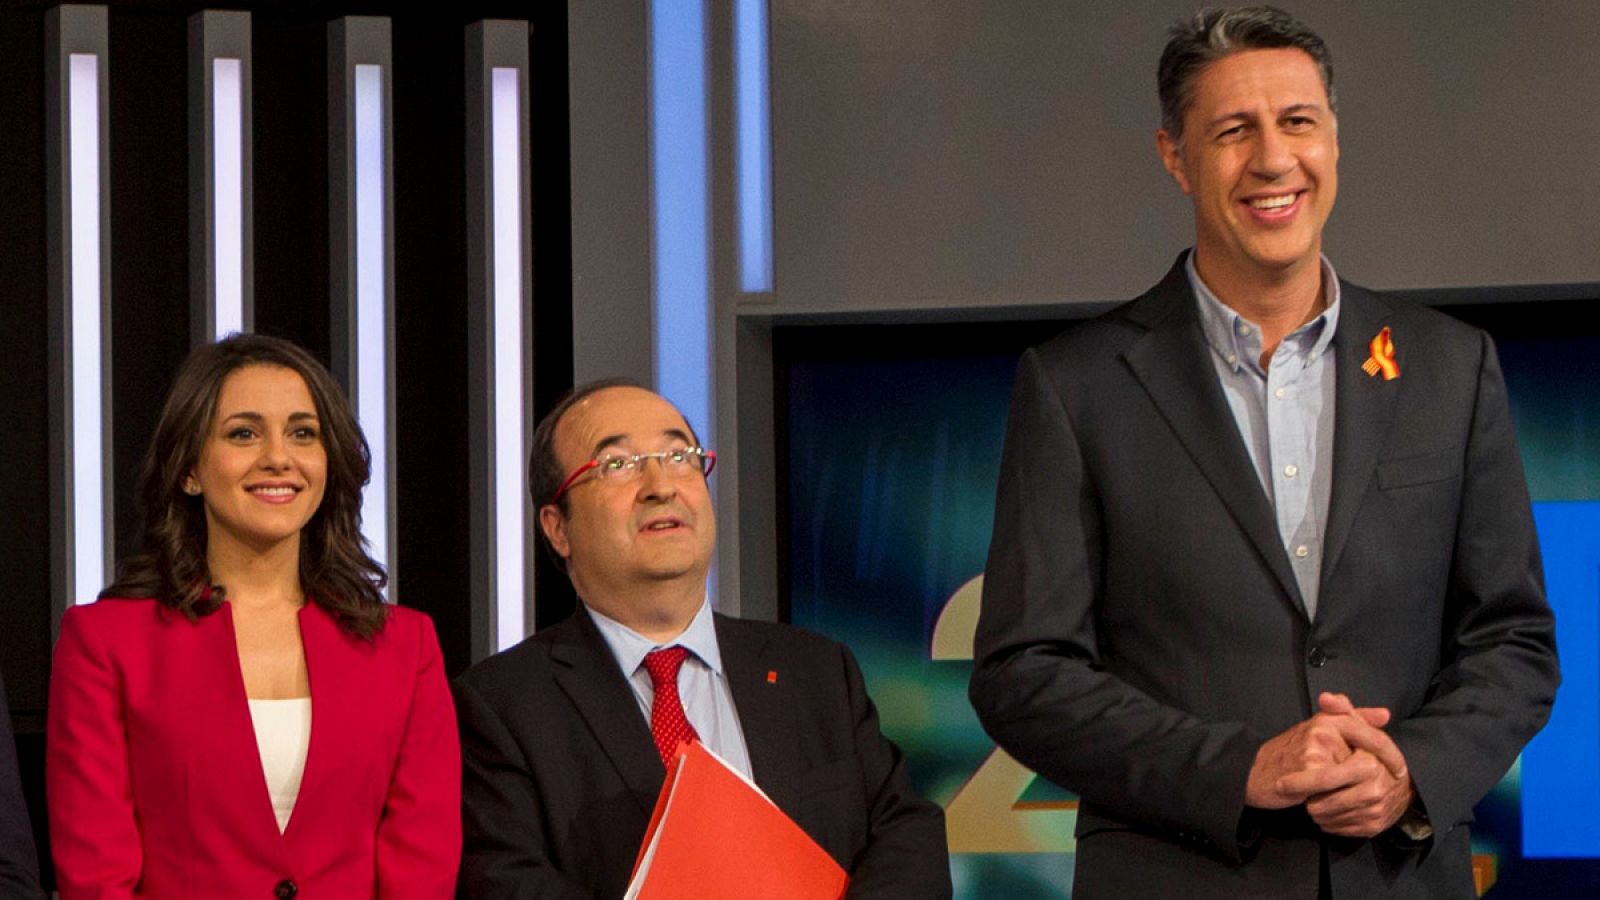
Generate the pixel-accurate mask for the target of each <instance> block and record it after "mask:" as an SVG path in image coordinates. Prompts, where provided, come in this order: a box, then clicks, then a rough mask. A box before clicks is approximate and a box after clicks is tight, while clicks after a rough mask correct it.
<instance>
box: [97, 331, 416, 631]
mask: <svg viewBox="0 0 1600 900" xmlns="http://www.w3.org/2000/svg"><path fill="white" fill-rule="evenodd" d="M245 366H281V367H283V368H285V369H290V370H292V371H294V372H296V373H297V374H299V376H300V377H301V378H302V379H304V380H305V383H306V388H307V389H309V390H310V392H311V399H312V400H313V401H314V402H315V403H316V407H317V418H318V419H319V420H320V422H321V426H322V427H321V440H322V444H323V448H324V449H325V450H326V452H327V455H328V475H327V487H326V489H325V491H324V493H323V496H322V505H321V506H319V507H318V508H317V511H316V512H315V513H313V514H312V516H311V520H310V521H309V522H307V523H306V525H305V527H304V528H303V529H301V532H300V587H301V589H302V590H303V591H305V593H306V595H307V596H308V597H310V598H311V600H312V602H314V603H316V604H317V605H318V606H321V607H322V608H323V609H325V610H327V611H328V612H329V613H330V614H332V615H333V617H334V618H335V619H336V620H337V621H338V622H339V625H340V626H341V627H342V628H343V629H344V630H345V631H347V632H349V633H351V634H354V635H357V636H359V637H362V638H371V637H373V636H374V635H376V634H377V633H378V632H379V631H381V630H382V629H383V625H384V622H385V621H386V620H387V618H388V607H387V606H386V605H385V604H384V602H383V586H384V584H386V583H387V581H388V576H387V575H385V574H384V571H383V567H381V566H379V565H378V563H377V562H375V561H374V560H373V559H372V557H370V556H368V555H367V552H366V549H365V547H364V546H363V543H362V538H361V489H362V487H364V486H365V485H366V483H367V479H368V478H369V476H370V474H371V469H372V464H371V455H370V453H369V452H368V450H367V439H366V438H365V437H364V436H363V435H362V434H361V426H359V425H357V424H356V419H355V416H354V415H353V414H352V413H351V412H350V404H349V402H348V401H347V400H346V399H345V396H344V393H343V391H341V390H340V389H339V386H338V384H337V383H335V382H334V380H333V376H332V375H330V374H329V373H328V370H327V369H326V368H324V367H323V366H322V364H321V363H319V362H317V361H316V360H315V359H313V358H312V356H311V355H310V354H309V353H307V352H306V351H304V350H302V349H301V348H300V347H298V346H296V345H294V344H292V343H290V342H288V341H286V340H282V339H280V338H274V337H266V336H264V335H256V334H239V335H233V336H231V337H227V338H224V339H222V340H220V341H218V342H216V343H214V344H206V345H204V346H201V347H197V348H195V349H194V351H193V352H191V353H190V354H189V357H188V359H185V360H184V362H183V365H182V366H180V367H179V369H178V375H177V378H176V379H175V380H174V381H173V383H172V389H171V390H170V391H169V392H168V393H167V399H166V403H165V404H164V405H163V406H162V408H161V418H160V420H159V421H158V422H157V423H156V430H155V435H154V437H152V438H151V440H150V449H149V451H148V452H147V453H146V454H145V459H144V471H143V476H142V481H143V494H144V536H143V552H141V553H140V554H138V555H137V556H133V557H130V558H128V559H126V560H124V561H123V562H122V564H121V565H120V566H118V567H117V577H116V579H115V580H114V581H112V583H111V584H110V585H109V586H107V587H106V589H105V590H103V591H101V592H100V596H101V597H102V598H106V597H154V598H156V599H158V600H160V601H161V602H162V603H163V604H165V605H167V606H169V607H171V608H173V609H175V610H177V611H179V612H181V613H183V614H184V615H185V616H187V617H188V618H189V619H190V620H194V619H197V618H199V617H200V616H205V615H209V614H211V613H212V612H215V611H216V609H217V608H218V606H219V605H220V604H221V603H222V600H223V598H224V596H225V593H226V591H225V588H224V586H223V585H216V584H212V583H211V573H210V571H209V570H208V569H207V567H206V515H205V505H204V503H203V501H202V499H201V498H200V497H191V496H189V495H188V494H187V493H185V492H184V490H183V484H184V480H185V479H186V478H187V477H188V476H189V475H190V473H192V472H193V471H194V468H195V466H196V465H197V464H198V462H199V460H200V451H201V449H202V447H203V446H204V445H205V441H206V436H207V435H208V434H209V433H210V432H211V427H212V418H213V417H214V416H215V415H216V408H217V395H218V394H220V393H221V392H222V383H223V382H224V381H226V380H227V378H228V376H229V375H231V374H233V373H234V372H235V371H238V370H239V369H241V368H244V367H245Z"/></svg>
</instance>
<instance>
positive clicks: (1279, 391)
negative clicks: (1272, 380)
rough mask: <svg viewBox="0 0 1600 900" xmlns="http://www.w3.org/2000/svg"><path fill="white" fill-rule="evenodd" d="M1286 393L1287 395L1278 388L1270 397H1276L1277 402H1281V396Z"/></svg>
mask: <svg viewBox="0 0 1600 900" xmlns="http://www.w3.org/2000/svg"><path fill="white" fill-rule="evenodd" d="M1287 393H1289V392H1288V391H1286V390H1284V389H1283V388H1278V389H1277V390H1275V391H1273V392H1272V396H1274V397H1277V398H1278V399H1279V400H1282V399H1283V395H1284V394H1287Z"/></svg>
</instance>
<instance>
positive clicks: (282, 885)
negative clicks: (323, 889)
mask: <svg viewBox="0 0 1600 900" xmlns="http://www.w3.org/2000/svg"><path fill="white" fill-rule="evenodd" d="M298 893H300V888H299V887H298V886H297V885H296V884H295V883H294V882H292V881H290V880H289V879H287V878H285V879H284V880H282V881H280V882H278V883H277V884H275V885H273V887H272V896H274V897H276V898H277V900H294V897H295V895H296V894H298Z"/></svg>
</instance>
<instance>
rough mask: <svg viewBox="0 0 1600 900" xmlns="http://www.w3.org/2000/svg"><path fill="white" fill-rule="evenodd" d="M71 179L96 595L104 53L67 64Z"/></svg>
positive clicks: (78, 363) (78, 488) (85, 501)
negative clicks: (101, 149)
mask: <svg viewBox="0 0 1600 900" xmlns="http://www.w3.org/2000/svg"><path fill="white" fill-rule="evenodd" d="M67 94H68V100H67V104H68V107H69V110H70V111H69V113H68V123H69V124H68V136H67V141H68V144H69V147H68V157H69V159H70V163H69V165H68V180H67V183H68V186H67V192H68V194H69V195H70V196H71V208H72V214H71V223H72V224H71V231H72V237H71V246H72V281H71V284H72V288H71V291H72V372H71V375H70V378H71V384H72V400H71V404H70V406H71V409H72V521H73V524H74V526H75V527H74V528H73V529H72V543H73V547H72V557H73V559H72V584H73V588H72V593H71V595H70V596H69V597H68V598H67V599H68V602H71V603H84V602H88V601H91V600H93V599H94V597H95V594H96V593H98V592H99V590H100V588H101V587H102V586H104V585H105V581H106V540H105V531H106V529H105V525H104V523H105V522H106V520H107V519H108V518H109V517H108V516H107V514H106V503H105V461H104V456H103V453H104V448H105V444H106V435H105V431H104V428H103V425H104V416H103V415H102V412H101V410H102V407H103V406H104V404H105V399H104V397H103V396H102V394H101V390H100V388H101V385H102V384H103V383H104V379H105V372H104V371H102V369H101V361H102V359H103V358H104V347H103V346H102V341H101V338H102V335H101V332H100V326H101V315H100V303H101V296H102V290H101V288H102V284H101V281H102V276H103V273H102V272H101V269H100V245H101V242H102V240H103V235H102V234H101V232H100V197H101V192H102V191H103V190H104V186H103V185H102V183H101V180H100V58H99V57H98V56H96V55H94V54H90V53H74V54H72V55H71V59H70V62H69V67H68V91H67Z"/></svg>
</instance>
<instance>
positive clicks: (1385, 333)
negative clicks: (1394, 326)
mask: <svg viewBox="0 0 1600 900" xmlns="http://www.w3.org/2000/svg"><path fill="white" fill-rule="evenodd" d="M1367 346H1368V347H1369V348H1370V349H1371V350H1372V355H1371V356H1369V357H1367V361H1366V362H1364V363H1362V364H1361V371H1363V372H1365V373H1367V374H1368V375H1376V374H1378V373H1379V372H1382V373H1383V380H1384V381H1393V380H1395V379H1396V378H1399V377H1400V366H1399V365H1398V364H1396V363H1395V361H1394V338H1392V337H1390V336H1389V326H1387V325H1385V326H1383V330H1382V331H1380V332H1378V336H1377V337H1375V338H1373V339H1372V343H1371V344H1368V345H1367Z"/></svg>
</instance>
